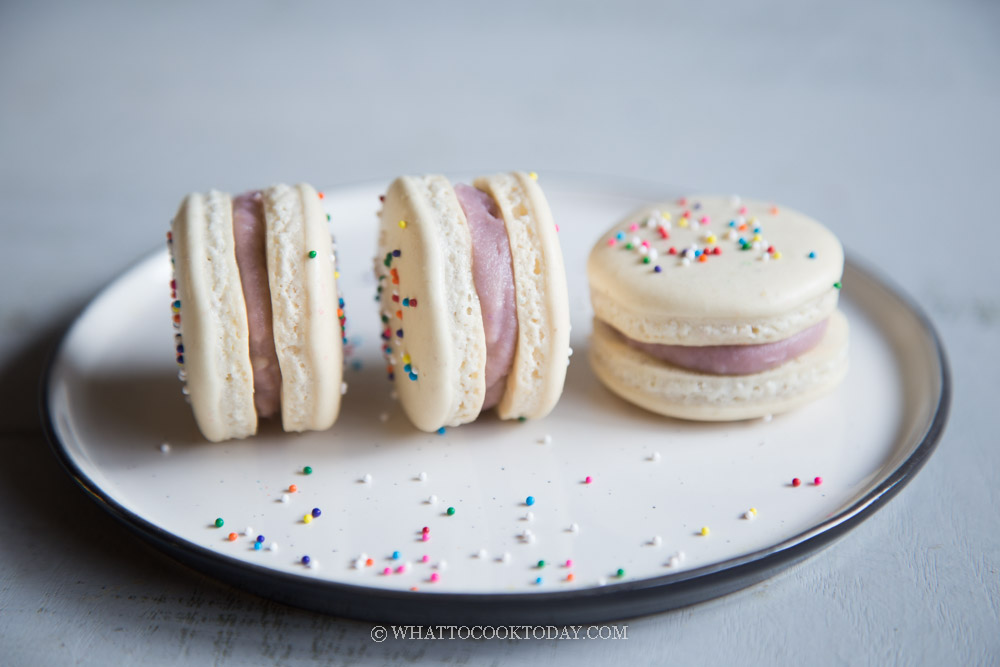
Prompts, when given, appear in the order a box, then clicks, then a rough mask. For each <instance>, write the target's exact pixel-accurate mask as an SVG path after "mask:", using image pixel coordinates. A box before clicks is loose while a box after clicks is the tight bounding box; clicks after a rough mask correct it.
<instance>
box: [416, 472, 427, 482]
mask: <svg viewBox="0 0 1000 667" xmlns="http://www.w3.org/2000/svg"><path fill="white" fill-rule="evenodd" d="M417 479H418V480H419V481H421V482H426V481H427V473H425V472H421V473H420V474H419V475H417Z"/></svg>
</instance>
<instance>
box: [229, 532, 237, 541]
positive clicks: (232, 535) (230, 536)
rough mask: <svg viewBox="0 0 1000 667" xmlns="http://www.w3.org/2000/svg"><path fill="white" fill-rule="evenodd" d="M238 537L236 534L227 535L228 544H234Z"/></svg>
mask: <svg viewBox="0 0 1000 667" xmlns="http://www.w3.org/2000/svg"><path fill="white" fill-rule="evenodd" d="M238 537H239V535H237V534H236V533H229V541H230V542H235V541H236V538H238Z"/></svg>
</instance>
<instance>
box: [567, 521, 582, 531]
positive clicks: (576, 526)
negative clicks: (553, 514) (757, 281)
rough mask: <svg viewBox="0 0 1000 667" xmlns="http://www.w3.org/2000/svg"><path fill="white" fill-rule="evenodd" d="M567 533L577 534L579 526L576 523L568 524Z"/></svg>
mask: <svg viewBox="0 0 1000 667" xmlns="http://www.w3.org/2000/svg"><path fill="white" fill-rule="evenodd" d="M569 532H571V533H579V532H580V524H578V523H576V522H574V523H571V524H569Z"/></svg>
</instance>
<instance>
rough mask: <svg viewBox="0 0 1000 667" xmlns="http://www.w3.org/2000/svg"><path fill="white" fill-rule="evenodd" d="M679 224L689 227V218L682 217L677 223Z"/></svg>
mask: <svg viewBox="0 0 1000 667" xmlns="http://www.w3.org/2000/svg"><path fill="white" fill-rule="evenodd" d="M677 225H678V226H679V227H687V226H688V219H687V218H681V219H680V221H679V222H678V223H677Z"/></svg>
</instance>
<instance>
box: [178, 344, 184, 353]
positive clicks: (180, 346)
mask: <svg viewBox="0 0 1000 667" xmlns="http://www.w3.org/2000/svg"><path fill="white" fill-rule="evenodd" d="M177 354H184V346H183V345H178V346H177Z"/></svg>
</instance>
